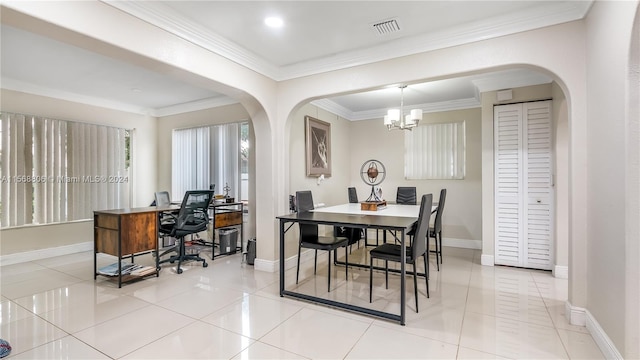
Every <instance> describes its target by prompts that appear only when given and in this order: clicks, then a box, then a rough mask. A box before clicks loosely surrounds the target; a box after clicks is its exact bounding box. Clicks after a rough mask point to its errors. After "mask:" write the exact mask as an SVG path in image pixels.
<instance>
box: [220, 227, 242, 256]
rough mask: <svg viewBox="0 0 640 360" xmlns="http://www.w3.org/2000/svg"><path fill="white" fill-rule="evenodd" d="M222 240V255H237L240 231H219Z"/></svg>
mask: <svg viewBox="0 0 640 360" xmlns="http://www.w3.org/2000/svg"><path fill="white" fill-rule="evenodd" d="M218 235H219V238H220V254H235V252H236V248H237V246H238V229H221V230H219V231H218Z"/></svg>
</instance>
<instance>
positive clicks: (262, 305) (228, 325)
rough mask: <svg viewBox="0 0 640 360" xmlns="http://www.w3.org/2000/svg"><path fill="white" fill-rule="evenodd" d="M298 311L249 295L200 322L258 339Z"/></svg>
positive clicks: (300, 307) (292, 307)
mask: <svg viewBox="0 0 640 360" xmlns="http://www.w3.org/2000/svg"><path fill="white" fill-rule="evenodd" d="M300 305H302V304H300ZM300 309H302V306H296V305H291V304H289V303H286V302H282V301H278V300H273V299H269V298H265V297H261V296H257V295H250V296H246V297H244V298H242V300H240V301H237V302H235V303H233V304H231V305H229V306H226V307H224V308H222V309H220V310H218V311H216V312H214V313H213V314H211V315H208V316H206V317H204V318H203V319H202V321H204V322H207V323H210V324H213V325H216V326H218V327H221V328H223V329H227V330H229V331H233V332H235V333H238V334H242V335H244V336H246V337H249V338H252V339H259V338H261V337H263V336H264V335H265V334H266V333H268V332H269V331H271V330H273V329H274V328H275V327H276V326H278V325H280V324H281V323H282V322H283V321H285V320H287V319H288V318H289V317H291V316H292V315H293V314H295V313H296V312H298V311H300Z"/></svg>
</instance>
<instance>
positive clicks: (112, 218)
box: [94, 214, 119, 230]
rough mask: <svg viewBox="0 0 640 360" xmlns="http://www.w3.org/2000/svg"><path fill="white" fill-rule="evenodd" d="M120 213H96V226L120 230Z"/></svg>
mask: <svg viewBox="0 0 640 360" xmlns="http://www.w3.org/2000/svg"><path fill="white" fill-rule="evenodd" d="M118 218H119V216H118V215H111V214H98V215H94V222H95V224H94V226H96V227H99V228H104V229H113V230H118Z"/></svg>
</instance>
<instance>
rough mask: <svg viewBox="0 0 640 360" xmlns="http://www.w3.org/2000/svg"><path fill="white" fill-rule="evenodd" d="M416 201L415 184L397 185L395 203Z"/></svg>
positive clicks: (412, 203)
mask: <svg viewBox="0 0 640 360" xmlns="http://www.w3.org/2000/svg"><path fill="white" fill-rule="evenodd" d="M417 201H418V198H417V195H416V187H415V186H398V191H397V192H396V204H403V205H416V204H417Z"/></svg>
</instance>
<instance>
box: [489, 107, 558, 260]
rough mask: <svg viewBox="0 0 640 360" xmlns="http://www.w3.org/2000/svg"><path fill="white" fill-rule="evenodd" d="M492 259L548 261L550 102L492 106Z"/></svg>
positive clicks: (550, 181) (550, 182) (551, 199)
mask: <svg viewBox="0 0 640 360" xmlns="http://www.w3.org/2000/svg"><path fill="white" fill-rule="evenodd" d="M494 129H495V152H494V153H495V200H496V204H495V216H496V234H495V241H496V250H495V263H496V264H501V265H512V266H521V267H528V268H537V269H547V270H549V269H551V267H552V258H553V254H552V249H553V247H552V235H553V231H552V219H553V214H552V210H553V187H552V186H553V184H552V148H551V102H550V101H541V102H532V103H523V104H512V105H502V106H496V107H495V108H494Z"/></svg>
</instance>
